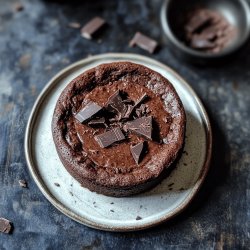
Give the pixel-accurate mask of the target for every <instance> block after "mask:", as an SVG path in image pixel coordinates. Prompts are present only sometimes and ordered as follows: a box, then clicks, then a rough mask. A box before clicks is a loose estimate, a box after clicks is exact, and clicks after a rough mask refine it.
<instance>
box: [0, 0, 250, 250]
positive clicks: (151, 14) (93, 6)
mask: <svg viewBox="0 0 250 250" xmlns="http://www.w3.org/2000/svg"><path fill="white" fill-rule="evenodd" d="M68 2H72V1H68ZM161 2H162V1H160V0H155V1H150V0H148V1H142V0H133V1H132V0H131V1H125V0H123V1H122V0H120V1H115V0H110V1H105V3H106V5H104V1H103V0H99V1H87V0H86V1H82V3H81V4H79V3H75V4H67V3H65V1H59V0H58V1H42V0H40V1H38V0H36V1H35V0H29V1H28V0H27V1H26V0H23V1H22V3H23V5H24V10H23V11H20V12H17V13H15V12H13V10H12V4H13V3H14V1H4V0H0V217H5V218H7V219H9V220H11V221H13V223H14V227H15V228H14V231H13V233H12V234H11V235H5V234H1V235H0V249H1V250H2V249H213V248H217V249H222V248H225V249H247V246H249V241H250V239H249V213H250V211H249V203H250V193H249V182H250V180H249V165H250V153H249V152H250V145H249V144H250V143H249V140H250V139H249V138H250V132H249V128H250V94H249V93H250V80H249V79H250V56H249V55H250V44H248V45H247V46H246V48H245V50H243V51H242V52H241V53H240V54H238V56H237V58H235V59H232V60H229V61H228V63H227V64H224V65H222V66H214V67H212V66H210V67H202V68H201V67H195V66H191V65H188V64H186V63H184V62H181V61H179V60H178V59H177V58H176V57H175V56H173V55H172V54H171V52H170V49H169V48H168V46H167V43H166V41H165V38H164V34H163V33H162V29H161V27H160V22H159V11H160V6H161ZM95 15H100V16H102V17H104V18H106V19H109V24H110V25H109V27H107V29H106V30H105V31H104V32H103V33H102V34H101V37H102V43H100V44H99V43H97V42H96V41H88V40H85V39H83V38H81V36H80V35H79V32H78V30H74V29H72V28H68V27H67V24H68V23H69V22H71V21H79V22H80V23H82V24H84V23H85V22H86V21H88V20H89V19H90V18H92V17H93V16H95ZM108 17H109V18H108ZM146 24H147V26H146ZM137 30H140V31H142V32H145V34H146V35H150V36H151V37H152V38H154V39H157V40H158V41H159V42H160V43H161V49H160V50H159V52H158V53H157V54H155V55H153V56H152V57H153V58H155V59H158V60H160V61H162V62H164V63H166V64H168V65H169V66H171V67H173V68H174V69H175V70H177V71H178V72H179V73H180V74H181V75H182V76H183V77H184V78H186V79H187V80H188V82H189V83H190V84H191V85H192V86H193V88H194V89H195V90H196V91H197V93H198V95H199V96H200V97H201V99H202V100H203V102H204V104H205V106H206V107H207V110H208V112H209V114H210V117H211V120H212V122H213V129H214V141H215V145H214V146H215V147H214V156H213V163H212V168H211V171H210V172H209V175H208V178H207V179H206V182H205V185H204V186H203V188H202V190H201V192H200V193H199V195H198V196H197V198H196V199H195V201H194V202H193V204H192V205H191V206H190V207H189V209H188V210H186V212H185V213H184V214H182V215H180V216H178V217H177V218H176V219H174V220H172V221H170V222H168V223H165V224H163V225H161V226H159V227H156V228H153V229H150V230H146V231H142V232H136V233H109V232H101V231H97V230H94V229H90V228H87V227H85V226H82V225H80V224H78V223H76V222H74V221H72V220H71V219H69V218H67V217H66V216H64V215H63V214H61V213H60V212H58V211H57V210H56V209H55V208H54V207H53V206H52V205H51V204H50V203H49V202H48V201H47V200H46V199H45V197H44V196H43V195H42V193H41V192H40V191H39V190H38V188H37V186H36V185H35V183H34V182H33V180H32V179H31V177H30V175H29V173H28V170H27V167H26V163H25V158H24V152H23V140H24V129H25V126H26V122H27V119H28V116H29V113H30V110H31V107H32V105H33V103H34V101H35V99H36V97H37V95H38V93H39V92H40V91H41V89H42V88H43V87H44V85H45V84H46V82H47V81H48V80H49V79H50V78H51V77H52V76H53V75H54V74H55V73H57V72H58V71H59V70H60V69H62V68H64V67H65V66H66V65H69V64H70V63H71V62H74V61H76V60H78V59H82V58H84V57H86V56H87V55H88V54H99V53H104V52H135V53H141V54H145V55H148V54H147V53H146V52H144V51H142V50H140V49H139V48H129V47H128V46H127V44H128V41H129V40H130V39H131V38H132V36H133V35H134V33H135V32H136V31H137ZM19 179H26V180H27V181H28V185H29V188H28V189H23V188H21V187H20V186H19V183H18V180H19Z"/></svg>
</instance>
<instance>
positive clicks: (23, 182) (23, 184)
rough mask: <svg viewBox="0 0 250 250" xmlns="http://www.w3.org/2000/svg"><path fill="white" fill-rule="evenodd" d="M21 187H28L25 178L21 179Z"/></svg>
mask: <svg viewBox="0 0 250 250" xmlns="http://www.w3.org/2000/svg"><path fill="white" fill-rule="evenodd" d="M18 182H19V185H20V187H23V188H27V182H26V181H25V180H19V181H18Z"/></svg>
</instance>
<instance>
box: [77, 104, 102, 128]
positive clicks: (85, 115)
mask: <svg viewBox="0 0 250 250" xmlns="http://www.w3.org/2000/svg"><path fill="white" fill-rule="evenodd" d="M101 110H102V107H101V106H99V105H98V104H97V103H95V102H89V103H88V104H87V105H86V106H85V107H84V108H83V109H81V110H80V111H79V112H78V113H77V114H76V115H75V118H76V119H77V120H78V121H79V122H81V123H82V122H86V121H88V120H90V119H91V118H92V117H93V116H94V115H96V114H97V113H98V112H99V111H101Z"/></svg>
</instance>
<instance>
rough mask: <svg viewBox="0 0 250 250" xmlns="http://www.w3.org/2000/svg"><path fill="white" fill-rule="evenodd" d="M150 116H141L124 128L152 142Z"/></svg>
mask: <svg viewBox="0 0 250 250" xmlns="http://www.w3.org/2000/svg"><path fill="white" fill-rule="evenodd" d="M152 120H153V119H152V116H143V117H141V118H138V119H135V120H133V121H130V122H127V123H126V124H125V128H126V129H127V130H129V131H131V132H132V133H135V134H137V135H139V136H143V137H145V138H146V139H149V140H152V128H153V127H152Z"/></svg>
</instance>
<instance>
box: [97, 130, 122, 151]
mask: <svg viewBox="0 0 250 250" xmlns="http://www.w3.org/2000/svg"><path fill="white" fill-rule="evenodd" d="M124 139H125V136H124V134H123V133H122V131H121V129H120V128H119V127H117V128H114V129H112V130H109V131H107V132H105V133H103V134H100V135H96V136H95V140H96V141H97V142H98V144H99V145H100V147H102V148H106V147H108V146H110V145H112V144H113V143H115V142H119V141H122V140H124Z"/></svg>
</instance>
